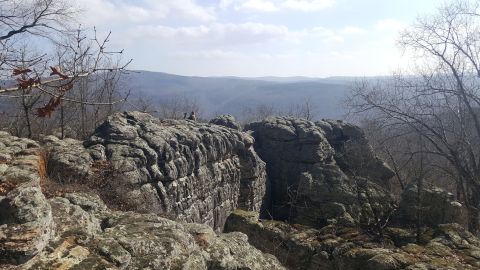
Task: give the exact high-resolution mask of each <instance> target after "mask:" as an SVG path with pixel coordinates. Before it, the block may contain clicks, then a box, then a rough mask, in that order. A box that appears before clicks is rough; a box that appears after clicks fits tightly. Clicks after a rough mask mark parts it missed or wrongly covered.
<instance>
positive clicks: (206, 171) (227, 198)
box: [47, 112, 266, 229]
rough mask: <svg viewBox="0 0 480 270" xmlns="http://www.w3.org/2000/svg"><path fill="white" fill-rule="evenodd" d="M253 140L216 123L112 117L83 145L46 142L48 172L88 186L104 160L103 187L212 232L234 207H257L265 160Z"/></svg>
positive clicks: (143, 208)
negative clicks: (107, 171) (107, 170)
mask: <svg viewBox="0 0 480 270" xmlns="http://www.w3.org/2000/svg"><path fill="white" fill-rule="evenodd" d="M253 142H254V140H253V138H252V137H251V136H250V135H248V134H246V133H243V132H240V131H237V130H234V129H231V128H227V127H223V126H220V125H214V124H201V123H196V122H192V121H176V120H159V119H156V118H154V117H152V116H151V115H148V114H144V113H139V112H126V113H119V114H115V115H113V116H112V117H110V118H109V119H108V120H107V121H106V122H105V123H104V124H103V125H101V126H100V127H99V128H98V129H97V131H96V133H95V134H94V135H93V136H91V137H90V139H88V140H87V141H85V142H83V145H84V147H83V146H82V145H81V143H79V142H75V141H59V140H56V139H55V138H52V137H50V138H47V143H48V144H49V145H50V146H51V152H50V153H51V158H50V162H49V164H50V166H49V172H50V176H51V177H53V178H56V179H59V180H60V181H64V182H65V181H67V182H76V181H80V182H81V181H86V180H87V181H88V179H89V178H94V177H97V176H96V175H95V173H94V171H93V170H92V165H94V164H95V163H98V162H102V161H106V162H108V164H109V165H110V166H111V168H110V169H111V170H112V175H110V176H109V177H108V179H105V181H108V183H105V185H104V186H103V187H102V189H105V188H108V190H109V192H111V193H113V194H114V196H115V197H116V198H117V199H118V200H119V201H121V202H124V203H127V204H129V206H130V208H131V209H132V210H136V211H140V212H148V213H155V214H162V215H164V216H168V217H172V218H175V219H178V220H182V221H187V222H198V223H203V224H208V225H210V226H211V227H212V228H215V229H218V228H223V225H224V223H225V220H226V218H227V216H228V215H229V214H230V213H231V212H232V211H233V210H234V209H236V208H240V209H245V210H250V211H259V210H260V207H261V205H262V202H263V201H262V200H263V198H264V194H265V188H266V184H265V183H266V174H265V163H264V162H263V161H262V160H261V159H260V158H259V157H258V156H257V154H256V153H255V151H254V150H253Z"/></svg>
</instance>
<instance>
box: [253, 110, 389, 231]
mask: <svg viewBox="0 0 480 270" xmlns="http://www.w3.org/2000/svg"><path fill="white" fill-rule="evenodd" d="M246 130H251V131H253V133H252V135H253V136H254V138H255V149H256V151H257V153H258V154H259V155H260V157H261V158H262V159H263V160H264V161H265V162H266V163H267V174H268V177H269V185H270V194H268V198H269V199H270V202H271V205H270V206H269V207H268V209H269V213H267V215H265V216H268V215H271V216H273V217H274V219H277V220H288V221H290V222H294V223H300V224H305V225H309V226H313V227H322V226H324V225H326V224H329V223H332V222H333V223H335V222H340V223H343V224H355V223H366V224H370V223H372V222H376V221H378V220H381V219H383V218H385V217H386V216H388V215H389V213H390V212H391V211H392V209H393V206H394V204H393V200H392V198H391V197H390V196H389V195H388V193H386V192H385V189H384V188H382V187H381V186H380V185H378V184H376V183H375V182H374V181H370V179H366V178H365V177H368V176H369V175H368V174H365V173H358V174H353V173H352V172H351V171H344V170H346V168H347V166H348V168H357V167H360V165H356V164H354V163H351V162H348V161H347V157H349V156H351V155H353V154H354V153H353V149H352V148H350V147H347V148H345V147H341V146H340V145H341V144H342V145H345V144H350V141H349V140H348V139H347V138H348V137H347V136H346V135H345V134H348V129H347V128H345V129H342V127H341V126H334V125H331V124H329V123H327V122H324V123H322V125H317V124H315V123H313V122H310V121H306V120H301V119H292V118H285V117H275V118H269V119H266V120H264V121H262V122H256V123H252V124H249V125H247V126H246ZM325 130H327V132H325ZM344 130H345V131H344ZM327 134H328V137H327V136H326V135H327ZM357 137H360V136H359V135H357ZM327 138H329V139H330V141H329V140H328V139H327ZM330 142H332V144H333V146H334V147H332V144H331V143H330ZM333 142H335V143H333ZM351 144H352V145H353V144H356V145H362V144H365V147H367V148H368V144H367V143H366V141H361V142H354V143H351ZM335 147H336V148H338V151H337V152H336V151H335ZM340 147H341V149H340ZM365 147H364V148H365ZM369 150H370V151H371V149H369ZM366 154H367V155H365V157H364V159H365V160H366V161H368V162H370V163H374V164H376V166H380V164H379V163H377V162H376V161H372V160H368V158H369V156H368V155H371V156H370V157H371V158H373V154H372V153H371V152H366ZM358 155H359V154H355V156H358ZM336 160H339V161H340V162H343V163H345V164H344V165H342V166H340V165H339V164H338V163H337V162H336ZM380 167H381V169H382V170H383V171H388V168H386V167H382V166H380ZM342 169H343V170H342ZM382 175H383V174H382ZM379 179H381V180H385V178H379ZM264 214H265V213H264Z"/></svg>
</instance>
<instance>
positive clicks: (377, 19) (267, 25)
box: [79, 0, 442, 77]
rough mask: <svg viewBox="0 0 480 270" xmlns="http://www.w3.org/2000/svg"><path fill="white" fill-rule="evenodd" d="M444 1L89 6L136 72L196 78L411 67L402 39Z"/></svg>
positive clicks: (117, 2)
mask: <svg viewBox="0 0 480 270" xmlns="http://www.w3.org/2000/svg"><path fill="white" fill-rule="evenodd" d="M441 2H442V1H439V0H396V1H392V0H135V1H134V0H82V1H81V2H80V3H79V4H80V6H81V8H82V9H83V10H84V11H85V12H84V13H83V14H82V16H81V18H80V20H81V21H83V22H84V24H85V25H86V26H96V27H97V28H98V29H99V30H100V31H103V32H106V31H109V30H111V31H112V32H113V34H112V38H111V40H112V45H113V46H115V47H117V48H124V49H125V50H126V53H127V55H128V56H129V57H130V58H133V59H134V62H133V64H132V66H131V68H134V69H142V70H151V71H162V72H168V73H174V74H181V75H197V76H229V75H232V76H247V77H252V76H313V77H327V76H374V75H386V74H390V73H391V72H392V71H395V70H397V69H398V68H401V67H404V66H405V65H406V64H405V63H406V62H408V57H407V56H405V55H403V54H402V51H401V50H400V48H398V47H397V46H396V40H397V38H398V34H399V32H400V31H401V30H402V29H404V28H405V27H408V25H409V24H411V23H412V22H413V21H414V20H415V18H416V17H417V16H419V15H423V14H428V13H431V12H433V11H434V10H435V8H436V7H437V6H438V5H439V4H440V3H441Z"/></svg>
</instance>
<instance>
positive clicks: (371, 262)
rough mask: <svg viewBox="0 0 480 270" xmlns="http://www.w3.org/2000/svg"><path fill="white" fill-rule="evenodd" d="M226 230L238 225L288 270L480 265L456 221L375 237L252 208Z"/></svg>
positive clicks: (477, 250) (478, 245)
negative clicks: (261, 214)
mask: <svg viewBox="0 0 480 270" xmlns="http://www.w3.org/2000/svg"><path fill="white" fill-rule="evenodd" d="M225 226H226V228H225V230H226V231H240V232H244V233H246V234H247V235H248V237H249V241H250V243H251V244H252V245H254V246H255V247H257V248H258V249H260V250H262V251H264V252H266V253H270V254H274V255H275V256H276V257H277V258H279V260H280V261H281V262H282V263H284V264H285V266H287V267H288V268H289V269H292V270H316V269H321V270H379V269H382V270H453V269H458V270H470V269H472V270H473V269H479V268H480V241H479V240H478V238H476V237H475V236H473V235H472V234H470V233H469V232H467V231H466V230H465V229H464V228H462V227H461V226H459V225H456V224H443V225H440V226H438V227H437V228H436V229H426V230H425V231H423V232H422V235H421V240H422V242H421V243H419V244H417V243H415V241H416V239H415V238H416V237H415V231H414V230H408V229H401V228H387V229H386V230H385V235H384V239H383V240H382V241H381V242H379V241H377V240H376V239H374V238H373V237H372V235H369V234H365V233H363V232H362V231H361V230H358V229H357V228H353V227H344V226H338V225H327V226H325V227H323V228H321V229H312V228H310V227H306V226H301V225H293V226H292V225H288V224H286V223H284V222H279V221H272V220H259V219H258V214H257V213H254V212H245V211H241V210H237V211H235V212H234V213H233V214H232V215H231V216H230V217H229V219H228V220H227V223H226V225H225Z"/></svg>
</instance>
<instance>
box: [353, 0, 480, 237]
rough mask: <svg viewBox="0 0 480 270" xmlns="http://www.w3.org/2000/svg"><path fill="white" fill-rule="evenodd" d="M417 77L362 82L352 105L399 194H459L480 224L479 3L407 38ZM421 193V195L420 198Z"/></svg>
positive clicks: (455, 9)
mask: <svg viewBox="0 0 480 270" xmlns="http://www.w3.org/2000/svg"><path fill="white" fill-rule="evenodd" d="M400 45H401V46H402V47H403V48H404V49H405V51H407V52H409V53H412V55H413V61H412V66H414V67H415V68H413V69H412V70H410V71H408V72H404V73H397V74H395V75H394V76H393V77H392V78H391V79H385V80H380V81H377V82H372V81H362V82H358V83H357V84H356V85H355V86H354V87H353V91H352V95H351V96H350V98H349V99H348V101H347V104H348V107H349V108H350V110H351V113H352V115H354V116H356V117H359V118H361V119H363V121H364V125H365V126H366V127H367V128H366V129H365V130H366V131H367V132H368V134H369V135H370V141H372V142H373V143H374V147H375V148H376V150H377V151H378V153H379V154H380V155H381V156H382V157H383V158H384V159H385V160H387V161H388V163H389V164H390V166H391V167H392V168H393V169H394V171H395V174H396V176H395V178H396V181H397V183H398V187H399V188H400V189H402V188H405V186H406V185H407V184H408V182H411V181H414V182H415V183H416V184H417V186H418V187H419V191H420V190H421V187H422V186H424V185H425V184H427V183H435V184H437V185H441V186H443V187H446V188H449V189H450V190H452V191H454V192H455V194H456V196H457V199H458V200H460V201H461V202H463V203H464V204H465V205H466V207H467V210H468V226H469V229H470V231H472V232H474V233H478V232H479V219H480V1H468V0H458V1H452V2H450V3H448V4H445V5H444V6H442V7H440V8H439V9H438V11H437V12H436V13H435V14H434V15H431V16H427V17H422V18H419V19H418V20H417V21H416V23H415V24H414V25H412V26H411V27H410V28H409V29H408V30H406V31H404V32H403V33H402V34H401V38H400ZM420 195H421V193H420V192H419V196H420Z"/></svg>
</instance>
